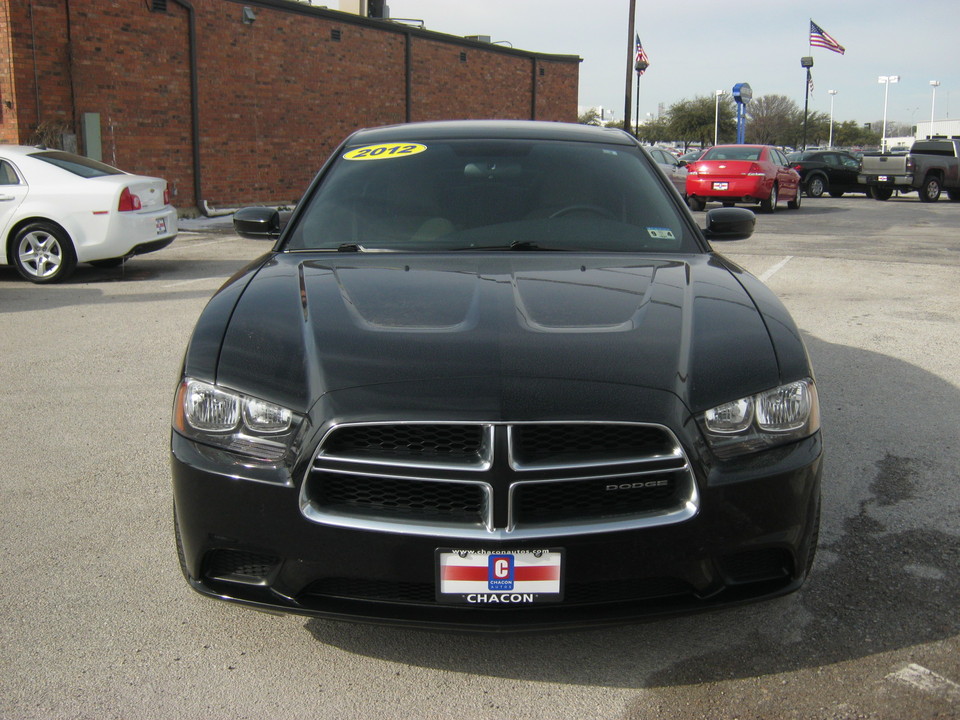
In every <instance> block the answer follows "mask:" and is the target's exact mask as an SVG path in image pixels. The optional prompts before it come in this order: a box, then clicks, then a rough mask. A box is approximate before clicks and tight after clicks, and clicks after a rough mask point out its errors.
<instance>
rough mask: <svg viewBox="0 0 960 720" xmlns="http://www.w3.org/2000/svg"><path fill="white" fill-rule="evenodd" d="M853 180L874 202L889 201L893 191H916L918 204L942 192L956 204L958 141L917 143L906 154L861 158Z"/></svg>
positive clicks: (958, 198)
mask: <svg viewBox="0 0 960 720" xmlns="http://www.w3.org/2000/svg"><path fill="white" fill-rule="evenodd" d="M857 180H858V182H859V183H860V187H861V188H863V189H865V190H866V191H867V192H868V193H869V194H870V195H871V196H873V197H874V198H875V199H877V200H889V199H890V196H891V195H893V191H894V190H898V191H900V192H902V193H908V192H912V191H913V190H916V191H917V194H918V195H919V196H920V200H921V201H922V202H936V201H937V200H939V199H940V193H941V192H942V191H943V190H946V191H947V196H948V197H949V198H950V199H951V200H953V201H955V202H956V201H960V140H956V139H953V140H948V139H946V138H936V139H929V140H917V141H916V142H915V143H914V144H913V147H911V148H910V152H909V154H903V153H884V154H868V155H864V157H863V161H862V164H861V172H860V175H858V176H857Z"/></svg>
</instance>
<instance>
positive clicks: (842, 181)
mask: <svg viewBox="0 0 960 720" xmlns="http://www.w3.org/2000/svg"><path fill="white" fill-rule="evenodd" d="M787 161H788V162H789V163H790V167H792V168H793V169H794V170H796V171H797V172H798V173H800V186H801V187H802V188H803V191H804V192H805V193H806V194H807V197H812V198H818V197H821V196H822V195H823V194H824V193H829V194H830V197H835V198H838V197H842V196H843V194H844V193H848V192H856V193H862V192H866V188H865V187H864V186H863V185H861V184H860V183H859V182H857V175H858V174H859V173H860V161H859V160H858V159H857V158H856V157H854V156H853V155H851V154H850V153H848V152H844V151H842V150H804V151H801V152H793V153H790V154H789V155H787Z"/></svg>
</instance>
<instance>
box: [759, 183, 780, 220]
mask: <svg viewBox="0 0 960 720" xmlns="http://www.w3.org/2000/svg"><path fill="white" fill-rule="evenodd" d="M779 199H780V198H779V195H778V190H777V186H776V185H774V186H773V187H772V188H770V197H768V198H766V199H764V200H761V201H760V209H761V210H763V211H764V212H768V213H772V212H776V211H777V201H778V200H779Z"/></svg>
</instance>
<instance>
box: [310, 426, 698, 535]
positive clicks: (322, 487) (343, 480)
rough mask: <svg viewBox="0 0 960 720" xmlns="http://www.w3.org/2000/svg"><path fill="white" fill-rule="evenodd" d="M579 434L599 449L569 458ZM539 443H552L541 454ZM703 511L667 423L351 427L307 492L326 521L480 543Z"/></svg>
mask: <svg viewBox="0 0 960 720" xmlns="http://www.w3.org/2000/svg"><path fill="white" fill-rule="evenodd" d="M371 431H372V432H371ZM580 433H585V434H587V435H590V436H592V437H594V438H596V442H593V441H588V445H589V447H587V446H582V447H580V448H579V449H577V448H574V449H573V450H569V451H568V450H567V449H566V447H567V446H568V445H571V444H572V445H576V443H567V444H566V445H565V444H564V443H565V442H566V441H565V440H564V438H565V437H569V438H575V437H576V436H577V435H578V434H580ZM537 435H539V436H541V437H544V436H545V437H547V438H548V439H547V440H546V441H539V440H538V441H537V446H538V449H536V450H531V448H530V444H529V443H530V437H531V436H537ZM550 436H557V437H559V438H560V439H559V440H556V441H553V442H551V441H550V440H549V437H550ZM451 437H453V438H456V440H455V441H453V442H452V443H451V442H450V441H449V440H450V438H451ZM357 438H360V439H359V440H358V439H357ZM371 438H376V441H375V442H371V440H370V439H371ZM398 438H404V439H405V440H404V442H406V443H407V444H408V445H407V446H406V447H399V446H398V444H397V439H398ZM424 438H426V439H424ZM438 438H442V441H440V440H438ZM464 438H469V440H468V441H465V440H464ZM451 444H452V445H455V446H456V447H455V449H450V445H451ZM581 445H582V444H581ZM638 445H639V447H638ZM594 446H596V448H594ZM351 480H353V481H355V482H350V481H351ZM560 483H563V485H560ZM334 486H336V488H338V489H335V490H332V491H331V488H333V487H334ZM612 486H618V489H617V490H612V491H611V489H610V488H611V487H612ZM620 486H627V487H626V488H625V489H619V488H620ZM648 486H649V487H648ZM600 487H602V488H603V489H602V490H599V488H600ZM541 493H542V494H543V495H544V496H546V495H552V496H553V499H552V500H550V502H552V503H553V505H554V506H555V507H556V506H558V505H557V503H562V502H566V503H568V505H572V507H573V509H571V508H570V507H568V506H566V505H565V506H564V512H563V513H560V515H562V516H561V517H557V518H550V517H549V510H547V511H544V510H543V509H541V510H540V511H538V512H533V513H531V512H530V511H528V510H525V507H524V503H528V504H529V503H531V502H536V498H537V497H538V494H541ZM557 493H561V495H560V496H557ZM460 496H462V498H460ZM581 496H582V498H581ZM528 498H534V499H533V500H532V501H531V500H529V499H528ZM699 503H700V498H699V494H698V492H697V485H696V481H695V479H694V475H693V471H692V468H691V464H690V461H689V459H688V458H687V456H686V454H685V452H684V451H683V448H682V446H681V445H680V443H679V442H678V441H677V439H676V436H675V435H674V434H673V433H672V432H671V431H670V430H669V429H668V428H666V427H664V426H662V425H654V424H648V423H622V422H610V423H604V422H580V421H556V422H536V423H471V422H395V423H391V422H387V423H344V424H340V425H335V426H332V427H331V428H330V429H329V430H328V431H327V432H326V434H325V435H324V437H323V439H322V440H321V442H320V445H319V448H318V450H317V452H316V454H315V456H314V461H313V465H312V467H311V469H310V471H309V473H308V475H307V477H306V478H305V480H304V482H303V483H302V484H301V489H300V508H301V511H302V512H303V514H304V516H305V517H306V518H307V519H309V520H311V521H313V522H316V523H319V524H323V525H330V526H335V527H346V528H354V529H363V530H372V531H381V532H395V533H402V534H407V535H442V536H445V537H450V538H461V539H476V540H525V539H536V538H550V537H556V536H560V535H583V534H592V533H598V532H614V531H619V530H631V529H637V528H642V527H654V526H659V525H669V524H673V523H678V522H683V521H684V520H688V519H690V518H692V517H693V516H695V515H696V514H697V512H698V510H699ZM541 504H543V503H541ZM547 506H548V508H549V504H547ZM576 508H584V514H583V515H582V516H578V513H577V512H575V511H574V509H576ZM531 515H534V516H535V517H536V519H534V520H526V521H524V520H523V518H524V517H530V516H531Z"/></svg>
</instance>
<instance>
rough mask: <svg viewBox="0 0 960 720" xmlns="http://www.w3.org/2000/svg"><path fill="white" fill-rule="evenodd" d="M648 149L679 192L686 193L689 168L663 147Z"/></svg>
mask: <svg viewBox="0 0 960 720" xmlns="http://www.w3.org/2000/svg"><path fill="white" fill-rule="evenodd" d="M647 151H648V152H649V153H650V155H651V156H652V157H653V161H654V162H655V163H657V166H658V167H659V168H660V169H661V170H662V171H663V174H664V175H666V176H667V177H668V178H669V179H670V182H672V183H673V186H674V187H675V188H676V189H677V192H678V193H680V194H681V195H685V194H686V192H687V168H686V166H685V165H684V164H682V163H681V162H680V160H679V159H678V158H677V157H676V155H674V154H673V153H672V152H669V151H667V150H664V149H663V148H657V147H653V148H647Z"/></svg>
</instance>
